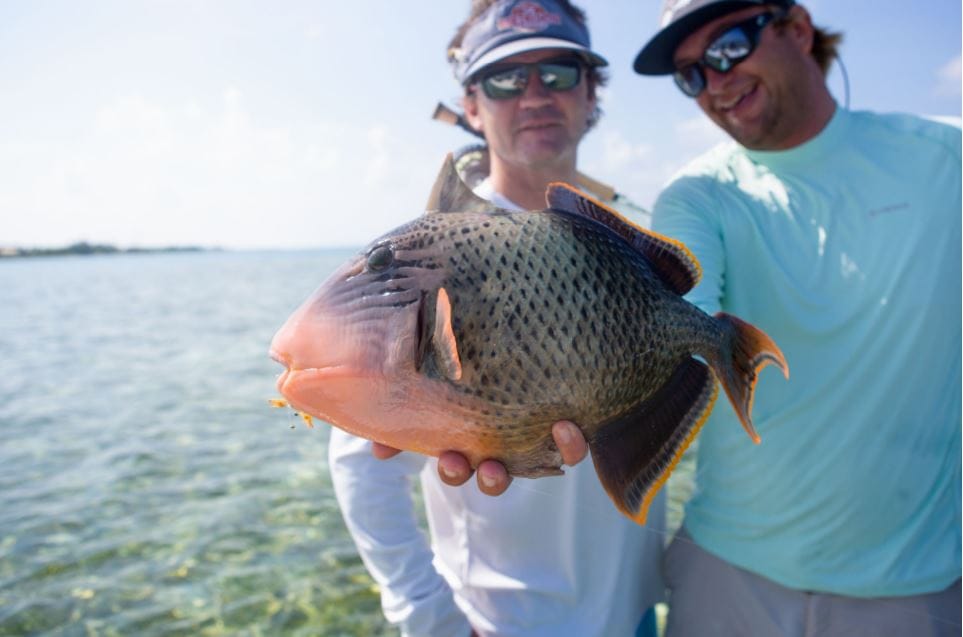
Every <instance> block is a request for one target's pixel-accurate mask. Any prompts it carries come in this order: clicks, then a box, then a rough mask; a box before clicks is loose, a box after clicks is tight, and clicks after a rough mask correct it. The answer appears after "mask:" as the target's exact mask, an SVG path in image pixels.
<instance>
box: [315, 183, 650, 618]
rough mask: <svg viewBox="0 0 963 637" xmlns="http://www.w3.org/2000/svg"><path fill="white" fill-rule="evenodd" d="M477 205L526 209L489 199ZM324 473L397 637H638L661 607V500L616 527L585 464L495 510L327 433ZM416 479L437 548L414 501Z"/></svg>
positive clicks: (433, 475) (432, 463)
mask: <svg viewBox="0 0 963 637" xmlns="http://www.w3.org/2000/svg"><path fill="white" fill-rule="evenodd" d="M486 186H487V182H483V184H482V185H481V186H479V187H478V188H476V192H477V193H478V194H479V195H480V196H482V197H485V198H487V199H490V200H492V201H494V202H495V203H496V204H497V205H499V206H502V207H504V208H508V209H518V206H515V205H514V204H512V203H511V202H510V201H508V200H506V199H504V198H503V197H500V196H498V194H497V193H493V192H491V190H490V188H486ZM329 461H330V467H331V475H332V479H333V482H334V488H335V492H336V494H337V497H338V502H339V504H340V506H341V511H342V514H343V516H344V519H345V522H346V524H347V526H348V530H349V531H350V532H351V535H352V537H353V538H354V540H355V544H356V545H357V547H358V552H359V553H360V555H361V558H362V560H363V561H364V563H365V566H366V567H367V569H368V571H369V572H370V573H371V575H372V577H373V578H374V579H375V581H376V582H377V583H378V585H379V586H380V588H381V600H382V608H383V610H384V613H385V617H386V618H387V619H388V621H389V622H391V623H393V624H397V625H398V626H399V627H400V628H401V633H402V635H406V636H407V635H411V636H431V637H437V636H449V635H451V636H465V635H469V634H470V632H471V630H472V628H474V630H475V631H476V632H477V633H478V634H479V635H483V636H484V635H498V636H500V637H510V636H514V635H518V636H525V637H539V636H542V635H545V636H549V635H551V636H553V637H557V636H560V635H561V636H564V635H573V636H576V635H577V636H579V637H593V636H598V637H617V636H620V635H625V636H626V637H629V636H631V635H634V634H635V630H636V627H637V626H638V624H639V621H640V619H641V618H642V615H643V614H644V613H645V611H646V609H647V608H649V607H650V606H652V605H653V604H654V603H656V602H658V601H661V600H662V598H663V591H664V588H663V584H662V579H661V575H660V563H661V554H662V547H663V544H664V539H665V538H664V535H665V495H664V492H663V493H660V494H659V495H658V496H657V497H656V498H655V500H654V502H653V504H652V506H651V508H650V510H649V515H648V522H647V523H646V525H645V526H639V525H637V524H635V523H634V522H632V521H631V520H629V519H628V518H626V517H625V516H623V515H622V514H620V513H619V512H618V511H617V510H616V508H615V506H614V505H613V504H612V501H611V500H610V499H609V497H608V495H606V493H605V492H604V491H603V489H602V487H601V485H600V484H599V481H598V477H597V476H596V474H595V468H594V466H593V464H592V462H591V461H590V460H588V459H586V460H585V461H583V462H581V463H580V464H579V465H578V466H576V467H570V468H567V469H566V473H565V475H564V476H560V477H549V478H539V479H536V480H530V479H524V478H516V479H515V481H514V482H513V483H512V485H511V486H510V487H509V489H508V491H507V492H506V493H505V494H503V495H501V496H498V497H490V496H486V495H484V494H483V493H481V491H479V489H478V487H477V485H476V484H475V482H474V481H470V482H469V483H467V484H465V485H463V486H460V487H451V486H448V485H445V484H444V483H442V482H441V480H440V479H439V478H438V471H437V460H436V459H434V458H427V457H425V456H421V455H417V454H412V453H408V452H405V453H401V454H399V455H398V456H395V457H394V458H392V459H390V460H378V459H376V458H375V457H374V456H372V454H371V443H370V442H369V441H367V440H363V439H361V438H357V437H354V436H351V435H349V434H347V433H345V432H343V431H341V430H339V429H332V431H331V439H330V446H329ZM415 476H418V477H419V478H420V484H421V489H422V494H423V496H424V502H425V509H426V512H427V518H428V526H429V530H430V543H429V539H428V538H426V536H425V534H424V532H423V531H422V529H421V528H420V527H419V524H418V519H417V514H416V511H415V506H414V501H413V496H412V490H413V487H414V484H413V478H414V477H415Z"/></svg>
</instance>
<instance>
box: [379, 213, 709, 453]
mask: <svg viewBox="0 0 963 637" xmlns="http://www.w3.org/2000/svg"><path fill="white" fill-rule="evenodd" d="M406 230H407V232H405V233H403V234H402V235H401V236H399V235H395V237H394V239H393V241H394V243H395V245H397V246H398V247H399V248H406V249H407V252H406V253H408V254H412V255H416V254H422V255H423V256H422V257H421V258H419V259H417V260H416V263H414V264H413V265H415V267H426V268H429V267H430V268H442V269H443V270H444V272H445V273H444V276H443V283H442V286H443V287H445V289H446V290H447V292H448V295H449V297H450V299H451V304H452V328H453V332H454V334H455V340H456V342H457V346H458V353H459V357H460V359H461V363H462V377H461V378H460V379H459V380H458V381H457V382H456V381H451V385H452V387H453V389H454V390H455V393H456V395H457V396H460V400H461V402H462V404H463V405H464V406H465V407H471V406H472V405H475V406H476V407H477V406H479V405H484V407H483V409H484V410H485V413H484V414H483V415H484V416H485V417H486V418H490V421H491V423H493V432H492V434H493V435H495V434H496V430H497V435H498V436H499V437H501V438H502V439H505V440H506V442H511V440H512V439H513V438H514V437H515V436H516V435H517V436H529V437H530V435H531V433H530V431H526V427H525V426H526V425H527V424H530V423H531V422H551V421H554V420H557V419H560V418H574V419H576V420H577V421H578V422H580V423H584V424H585V425H590V424H591V423H599V422H602V421H604V420H606V419H607V418H610V417H613V416H614V415H617V414H619V413H622V412H624V411H626V410H628V409H630V408H631V407H632V406H634V405H636V404H638V402H639V401H640V400H642V399H644V398H645V397H646V396H648V395H650V394H652V393H654V392H655V391H656V390H658V389H659V387H661V386H662V384H663V383H664V382H665V380H666V379H667V378H669V377H670V376H671V374H672V372H673V371H674V370H675V369H676V367H677V366H678V365H679V363H680V362H681V361H682V360H685V359H686V358H688V357H689V356H690V355H691V353H692V349H687V348H688V347H689V344H690V343H691V342H692V341H693V338H692V336H691V335H687V334H685V333H684V332H685V331H686V330H689V329H698V326H699V324H700V323H701V321H695V322H693V321H690V320H688V319H687V318H686V315H689V314H691V313H692V312H693V308H692V307H691V306H688V304H685V303H684V302H682V301H681V299H680V297H679V296H678V295H677V294H675V293H673V292H671V291H670V290H669V289H667V288H666V286H665V285H664V283H663V282H662V281H661V280H660V279H659V277H658V276H657V275H656V273H655V272H654V271H653V269H652V268H651V266H650V264H649V263H648V262H647V261H646V259H645V257H644V256H643V255H642V254H641V253H639V252H638V251H637V250H635V249H633V248H632V247H631V246H630V245H629V244H628V243H627V242H626V241H624V240H623V239H622V238H620V237H617V236H616V235H615V234H614V233H612V232H611V231H610V230H608V229H607V228H605V227H603V226H602V225H601V224H599V223H596V222H594V221H591V220H589V219H584V218H581V217H579V216H576V215H571V214H563V213H557V212H553V211H546V212H525V213H512V214H488V215H484V214H473V213H445V214H435V215H427V216H425V217H422V218H420V219H419V220H417V221H416V222H414V223H413V224H412V225H411V226H409V227H408V228H407V229H406ZM696 340H699V339H696ZM479 408H482V407H479ZM521 413H524V414H525V416H524V420H525V422H519V421H518V419H519V414H521ZM516 442H517V441H516Z"/></svg>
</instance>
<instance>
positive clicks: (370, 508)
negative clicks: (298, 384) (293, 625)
mask: <svg viewBox="0 0 963 637" xmlns="http://www.w3.org/2000/svg"><path fill="white" fill-rule="evenodd" d="M329 461H330V466H331V477H332V482H333V484H334V489H335V494H336V495H337V498H338V503H339V505H340V506H341V512H342V515H343V517H344V520H345V524H346V525H347V527H348V530H349V531H350V533H351V536H352V538H353V539H354V542H355V545H356V546H357V548H358V552H359V554H360V555H361V559H362V560H363V561H364V564H365V567H366V568H367V569H368V572H369V573H370V574H371V576H372V578H374V580H375V581H376V582H377V583H378V585H379V587H380V588H381V602H382V608H383V609H384V613H385V617H386V618H387V619H388V621H390V622H391V623H393V624H397V625H399V626H400V627H401V630H402V634H404V635H441V634H444V635H468V634H469V633H470V630H471V629H470V627H469V625H468V622H467V620H466V619H465V617H464V615H463V614H462V613H461V611H460V610H459V609H458V607H457V606H456V605H455V602H454V597H453V595H452V592H451V589H450V587H449V586H448V584H447V582H446V581H445V580H444V578H443V577H441V575H439V574H438V572H437V571H436V570H435V568H434V566H433V565H432V558H433V555H432V552H431V549H430V548H429V546H428V542H427V538H426V537H425V534H424V532H423V531H422V530H421V528H420V527H419V524H418V519H417V516H416V514H415V508H414V503H413V501H412V497H411V489H412V478H413V477H414V476H416V475H417V474H418V471H419V470H420V469H421V467H423V466H424V463H425V462H426V459H425V458H424V457H422V456H417V455H415V454H410V453H403V454H400V455H398V456H396V457H394V458H391V459H389V460H378V459H376V458H375V457H374V456H372V454H371V443H370V442H369V441H366V440H363V439H360V438H355V437H354V436H350V435H348V434H345V433H344V432H341V431H340V430H332V434H331V442H330V447H329Z"/></svg>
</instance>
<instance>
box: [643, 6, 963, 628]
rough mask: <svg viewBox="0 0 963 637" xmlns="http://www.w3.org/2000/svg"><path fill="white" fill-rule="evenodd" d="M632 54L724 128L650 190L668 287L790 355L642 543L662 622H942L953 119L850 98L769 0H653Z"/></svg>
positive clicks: (806, 23)
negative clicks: (653, 571) (677, 258)
mask: <svg viewBox="0 0 963 637" xmlns="http://www.w3.org/2000/svg"><path fill="white" fill-rule="evenodd" d="M661 24H662V28H661V30H660V31H659V32H658V33H657V34H656V35H655V36H654V37H653V38H652V39H651V40H650V41H649V42H648V43H647V44H646V45H645V46H644V48H643V49H642V50H641V52H640V53H639V54H638V56H637V58H636V59H635V64H634V67H635V70H636V71H637V72H639V73H641V74H647V75H672V76H673V79H674V80H675V82H676V84H677V85H678V87H679V88H680V89H681V90H682V92H683V93H684V95H685V96H687V97H688V98H692V99H695V100H696V102H697V103H698V105H699V107H700V108H701V109H702V110H703V111H704V112H705V114H706V115H707V116H708V117H709V118H710V119H711V120H712V121H713V122H715V123H716V124H717V125H718V126H720V127H721V128H722V129H723V130H725V131H726V132H727V133H728V134H729V136H730V137H731V138H732V140H733V143H728V144H725V145H722V146H720V147H717V148H715V149H713V150H711V151H710V152H709V153H707V154H705V155H704V156H702V157H700V158H698V159H697V160H695V161H694V162H692V163H691V164H690V165H689V166H687V167H686V168H685V169H683V170H682V171H681V172H680V173H679V174H678V175H677V176H676V177H675V178H674V179H673V181H672V182H671V183H670V184H669V185H668V187H667V188H666V189H665V190H664V191H663V193H662V194H661V195H660V197H659V199H658V201H657V202H656V204H655V208H654V212H653V219H654V220H653V224H654V227H655V229H656V230H657V231H659V232H662V233H664V234H666V235H668V236H672V237H674V238H676V239H679V240H681V241H683V242H684V243H686V244H687V245H688V246H689V248H690V249H691V250H692V252H693V253H694V254H695V255H696V256H697V257H698V258H699V259H700V261H701V264H702V268H703V276H702V282H701V283H700V284H699V285H698V286H697V287H696V288H695V289H694V290H693V291H692V292H691V294H690V295H689V298H690V300H692V301H693V302H694V303H696V304H697V305H699V306H700V307H702V309H704V310H706V311H708V312H718V311H720V310H721V311H726V312H731V313H733V314H736V315H737V316H740V317H742V318H745V319H746V320H748V321H751V322H752V323H754V324H756V325H758V326H759V327H760V328H762V329H764V330H765V331H766V332H767V333H768V334H769V335H770V336H772V338H773V339H774V340H775V341H776V342H777V343H779V346H780V347H781V348H782V351H783V352H784V353H785V355H786V358H787V360H788V361H789V363H790V365H791V367H792V374H793V375H792V378H791V379H790V382H789V383H785V384H779V383H774V384H766V385H763V386H761V387H760V390H759V392H758V393H757V395H756V401H755V407H754V414H755V417H756V427H757V429H758V430H759V433H760V435H761V437H762V444H760V445H759V446H754V445H751V444H747V442H746V440H745V436H744V435H742V434H741V433H740V428H739V426H738V422H737V421H736V419H735V416H734V414H733V413H732V412H731V410H730V409H729V408H728V406H726V405H721V404H720V405H717V406H716V409H715V410H714V412H713V414H712V416H711V417H710V422H708V423H707V424H706V426H705V428H704V429H703V433H702V434H701V436H700V440H699V448H698V461H697V462H698V464H697V471H696V488H695V492H694V495H693V497H692V499H691V501H690V502H689V503H688V505H687V507H686V514H685V521H684V525H683V529H682V530H681V531H680V533H679V535H677V537H676V539H675V540H674V541H673V543H672V544H671V546H670V547H669V549H668V551H667V553H666V557H665V571H664V574H665V577H666V583H667V585H668V587H669V590H670V600H669V602H670V608H671V610H670V615H669V625H668V631H669V634H670V635H673V636H678V635H699V636H701V635H874V636H888V635H894V636H896V635H899V636H903V635H914V636H916V635H950V634H953V635H959V634H960V579H959V578H960V559H961V558H960V526H961V520H960V429H961V423H960V412H961V400H960V324H961V312H960V306H961V299H960V288H961V276H960V262H961V257H960V231H961V229H960V217H961V215H960V209H961V199H960V172H961V168H960V130H959V128H958V127H953V126H948V125H944V124H940V123H937V122H933V121H928V120H923V119H921V118H917V117H912V116H908V115H883V114H876V113H869V112H856V111H849V110H847V109H845V108H843V107H840V106H839V105H838V104H836V102H835V100H834V99H833V97H832V95H831V94H830V92H829V90H828V88H827V85H826V73H827V72H828V68H829V65H830V64H831V62H832V60H833V58H834V57H835V55H836V45H837V44H838V42H839V41H840V36H839V35H838V34H833V33H829V32H827V31H825V30H823V29H819V28H816V27H814V26H813V24H812V21H811V18H810V15H809V13H808V11H807V10H806V9H805V8H803V7H802V6H799V5H795V4H794V3H793V2H792V0H779V1H776V2H764V1H753V0H738V1H719V0H688V1H685V0H670V1H668V2H667V3H666V4H665V7H664V9H663V12H662V23H661Z"/></svg>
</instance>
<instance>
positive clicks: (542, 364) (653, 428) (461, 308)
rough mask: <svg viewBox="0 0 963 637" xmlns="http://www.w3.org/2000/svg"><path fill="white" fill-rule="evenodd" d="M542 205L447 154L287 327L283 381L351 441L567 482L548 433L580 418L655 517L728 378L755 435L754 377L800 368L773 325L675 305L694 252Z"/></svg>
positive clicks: (562, 203)
mask: <svg viewBox="0 0 963 637" xmlns="http://www.w3.org/2000/svg"><path fill="white" fill-rule="evenodd" d="M546 199H547V204H548V206H547V208H546V209H544V210H537V211H529V212H509V211H506V210H501V209H498V208H497V207H495V206H494V205H493V204H491V203H489V202H487V201H484V200H482V199H480V198H478V197H477V196H475V195H474V194H473V193H472V192H471V190H469V189H468V187H467V186H466V185H465V184H464V183H463V182H462V180H461V179H460V178H459V177H458V175H457V173H456V172H455V169H454V166H453V164H452V162H451V157H450V156H449V158H448V159H447V161H446V162H445V165H444V166H443V168H442V171H441V173H440V174H439V176H438V180H437V181H436V183H435V186H434V189H433V191H432V194H431V197H430V199H429V202H428V206H427V212H426V213H425V214H423V215H421V216H419V217H418V218H416V219H415V220H414V221H411V222H410V223H408V224H406V225H403V226H401V227H400V228H397V229H396V230H393V231H391V232H389V233H387V234H385V235H383V236H382V237H380V238H378V239H376V240H375V241H373V242H372V243H371V244H370V245H368V246H367V247H366V248H364V249H363V250H362V251H361V252H360V253H358V254H357V256H355V257H354V258H352V259H350V260H349V261H348V262H347V263H345V264H344V265H342V266H341V267H340V268H339V269H338V270H337V271H336V272H334V274H332V275H331V276H330V277H329V278H328V279H327V280H326V281H325V282H324V283H323V284H322V285H321V287H320V288H319V289H318V290H317V291H316V292H315V293H314V294H313V295H312V296H311V297H310V298H308V300H307V301H305V302H304V304H303V305H302V306H301V307H300V308H299V309H297V310H296V311H295V312H294V314H293V315H292V316H291V317H290V318H289V319H288V320H287V322H286V323H285V324H284V326H283V327H282V328H281V329H280V330H279V331H278V333H277V334H276V335H275V337H274V340H273V342H272V344H271V355H272V356H273V357H274V358H275V359H276V360H277V361H279V362H280V363H282V364H283V365H284V366H285V367H286V368H287V369H286V371H284V372H283V373H282V374H281V376H280V378H279V379H278V382H277V386H278V390H279V391H280V392H281V394H282V395H283V396H284V397H285V398H286V399H287V400H288V401H289V403H290V405H291V406H292V407H293V408H294V409H296V410H298V411H299V412H302V413H307V414H311V415H313V416H316V417H318V418H320V419H322V420H325V421H327V422H329V423H332V424H334V425H336V426H337V427H340V428H342V429H344V430H346V431H348V432H350V433H352V434H355V435H358V436H362V437H364V438H368V439H370V440H374V441H377V442H380V443H383V444H385V445H389V446H391V447H395V448H398V449H403V450H409V451H415V452H419V453H423V454H428V455H433V456H437V455H438V454H440V453H441V452H443V451H446V450H454V451H458V452H461V453H462V454H464V455H465V456H466V457H467V458H468V460H469V462H470V463H471V464H472V466H477V464H478V463H479V462H480V461H481V460H483V459H486V458H493V459H496V460H500V461H501V462H502V463H503V464H504V465H505V467H506V468H507V469H508V471H509V473H511V474H512V475H515V476H525V477H539V476H550V475H559V474H561V473H562V471H561V468H560V467H561V461H562V459H561V455H560V454H559V451H558V449H557V447H556V446H555V444H554V441H553V439H552V434H551V426H552V424H553V423H554V422H556V421H558V420H563V419H565V420H572V421H574V422H575V423H577V424H578V426H579V427H580V428H581V430H582V432H583V433H584V435H585V439H586V441H587V442H588V446H589V450H590V453H591V456H592V460H593V462H594V463H595V469H596V472H597V473H598V476H599V479H600V481H601V483H602V485H603V487H604V488H605V490H606V491H607V492H608V494H609V495H610V496H611V498H612V500H613V501H614V502H615V504H616V506H617V507H618V508H619V510H621V511H622V512H623V513H625V514H626V515H628V516H629V517H631V518H632V519H634V520H636V521H637V522H639V523H644V522H645V516H646V512H647V510H648V507H649V503H650V502H651V500H652V498H653V496H654V495H655V493H656V491H657V490H658V489H659V487H661V485H662V484H663V483H664V481H665V480H666V478H667V477H668V474H669V472H671V470H672V468H673V467H674V466H675V464H676V463H677V462H678V460H679V458H680V457H681V455H682V453H683V451H684V450H685V449H686V447H687V446H688V445H689V443H690V442H691V441H692V440H693V438H694V437H695V436H696V434H697V433H698V431H699V429H700V427H701V426H702V424H703V423H704V422H705V419H706V418H707V416H708V414H709V412H710V410H711V409H712V405H713V402H714V400H715V397H716V391H717V390H716V379H718V380H719V381H720V382H721V384H722V386H723V388H724V389H725V390H726V393H727V394H728V396H729V400H730V401H731V402H732V405H733V407H734V408H735V412H736V414H738V416H739V418H740V420H741V422H742V424H743V426H744V427H745V429H746V431H747V432H748V434H749V436H750V437H751V438H752V439H753V440H754V441H756V442H759V436H758V435H757V434H756V432H755V429H754V428H753V425H752V421H751V418H750V412H751V409H752V399H753V390H754V386H755V383H756V376H757V373H758V371H759V370H760V369H761V368H762V367H764V366H765V365H766V364H768V363H774V364H775V365H777V366H778V367H779V368H780V369H781V370H782V371H783V374H785V375H786V377H787V378H788V366H787V364H786V361H785V359H784V357H783V355H782V353H781V352H780V351H779V348H778V347H777V346H776V345H775V343H773V342H772V340H771V339H770V338H769V337H768V336H767V335H766V334H764V333H763V332H762V331H761V330H759V329H757V328H755V327H753V326H752V325H749V324H748V323H746V322H744V321H742V320H740V319H738V318H736V317H734V316H731V315H728V314H725V313H719V314H717V315H716V316H714V317H713V316H709V315H708V314H706V313H704V312H702V311H701V310H699V309H698V308H697V307H695V306H694V305H692V304H691V303H689V302H687V301H686V300H685V299H683V298H682V295H683V294H685V293H686V292H687V291H688V290H690V289H691V288H692V287H693V286H694V285H695V284H696V283H697V282H698V279H699V276H700V275H701V270H700V268H699V265H698V263H697V262H696V260H695V257H694V256H693V255H692V254H691V253H690V252H689V250H688V249H687V248H686V247H685V246H684V245H683V244H682V243H680V242H678V241H675V240H673V239H669V238H666V237H663V236H660V235H658V234H655V233H653V232H650V231H648V230H645V229H642V228H640V227H638V226H636V225H634V224H632V223H631V222H629V221H628V220H626V219H625V218H623V217H621V216H620V215H619V214H618V213H617V212H615V211H614V210H611V209H610V208H607V207H606V206H604V205H603V204H601V203H599V202H598V201H596V200H594V199H592V198H590V197H588V196H586V195H585V194H583V193H581V192H579V191H578V190H576V189H574V188H572V187H571V186H569V185H567V184H562V183H556V184H552V185H550V186H549V188H548V191H547V193H546ZM697 357H698V358H697Z"/></svg>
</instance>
